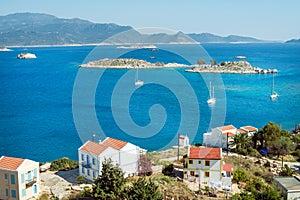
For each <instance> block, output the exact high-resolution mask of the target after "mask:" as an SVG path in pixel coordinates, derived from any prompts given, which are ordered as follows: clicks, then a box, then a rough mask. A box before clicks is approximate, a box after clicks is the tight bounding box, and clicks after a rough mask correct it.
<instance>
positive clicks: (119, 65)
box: [79, 58, 188, 69]
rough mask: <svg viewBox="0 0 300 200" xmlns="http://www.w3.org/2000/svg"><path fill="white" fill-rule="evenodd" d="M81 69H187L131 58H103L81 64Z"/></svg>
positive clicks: (170, 64) (173, 64)
mask: <svg viewBox="0 0 300 200" xmlns="http://www.w3.org/2000/svg"><path fill="white" fill-rule="evenodd" d="M79 67H82V68H107V69H137V68H138V69H151V68H175V67H188V66H187V65H184V64H178V63H168V64H164V63H163V62H156V63H155V64H153V63H150V62H147V61H145V60H138V59H133V58H116V59H109V58H104V59H101V60H97V61H91V62H88V63H86V64H82V65H80V66H79Z"/></svg>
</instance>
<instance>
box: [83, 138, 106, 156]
mask: <svg viewBox="0 0 300 200" xmlns="http://www.w3.org/2000/svg"><path fill="white" fill-rule="evenodd" d="M106 148H107V146H104V145H102V144H99V143H96V142H91V141H88V142H87V143H85V144H84V145H83V146H82V147H81V148H80V150H83V151H85V152H88V153H93V154H95V155H100V154H101V153H102V152H103V151H104V150H105V149H106Z"/></svg>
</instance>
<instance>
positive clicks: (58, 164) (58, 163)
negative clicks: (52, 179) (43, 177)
mask: <svg viewBox="0 0 300 200" xmlns="http://www.w3.org/2000/svg"><path fill="white" fill-rule="evenodd" d="M75 168H78V162H77V161H75V160H71V159H69V158H60V159H58V160H55V161H53V162H51V166H50V170H51V171H61V170H70V169H75Z"/></svg>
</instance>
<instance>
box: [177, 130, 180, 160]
mask: <svg viewBox="0 0 300 200" xmlns="http://www.w3.org/2000/svg"><path fill="white" fill-rule="evenodd" d="M179 136H180V135H179V133H178V138H177V144H178V146H177V160H179Z"/></svg>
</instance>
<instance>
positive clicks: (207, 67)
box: [185, 61, 277, 74]
mask: <svg viewBox="0 0 300 200" xmlns="http://www.w3.org/2000/svg"><path fill="white" fill-rule="evenodd" d="M185 71H186V72H197V73H226V74H268V73H277V69H261V68H259V67H255V66H252V65H251V64H250V63H249V62H247V61H226V62H222V63H221V64H215V65H212V64H203V65H196V66H193V67H192V68H191V69H186V70H185Z"/></svg>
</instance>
